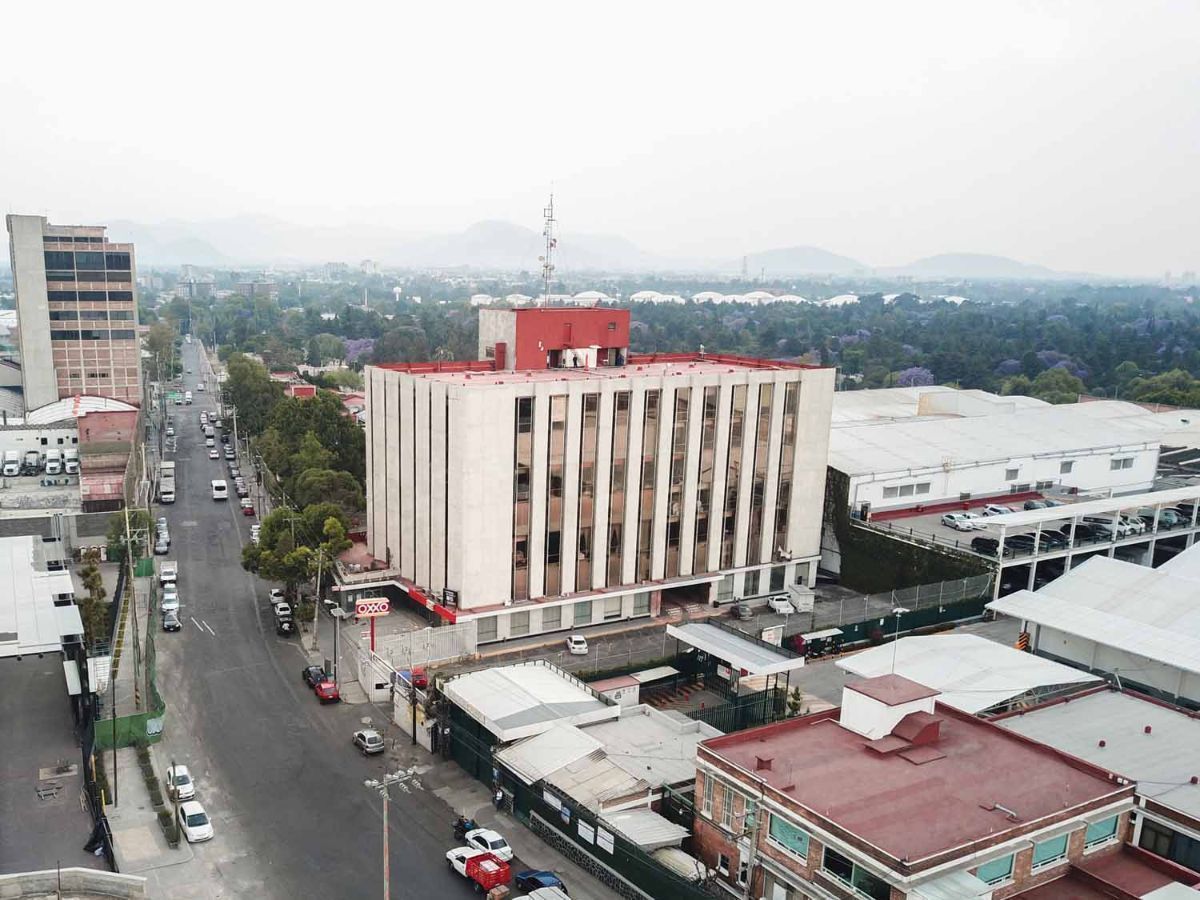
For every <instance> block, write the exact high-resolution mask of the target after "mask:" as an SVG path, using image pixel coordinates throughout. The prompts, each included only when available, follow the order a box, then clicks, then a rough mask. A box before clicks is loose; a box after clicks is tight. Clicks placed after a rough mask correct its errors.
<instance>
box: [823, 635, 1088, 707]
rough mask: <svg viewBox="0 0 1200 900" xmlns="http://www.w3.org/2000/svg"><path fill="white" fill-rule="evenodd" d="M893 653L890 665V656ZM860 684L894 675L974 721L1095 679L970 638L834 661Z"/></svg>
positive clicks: (933, 639) (908, 641)
mask: <svg viewBox="0 0 1200 900" xmlns="http://www.w3.org/2000/svg"><path fill="white" fill-rule="evenodd" d="M893 652H894V653H895V665H894V666H893V664H892V654H893ZM837 665H838V667H839V668H841V669H845V670H846V671H847V672H850V673H851V674H854V675H861V676H862V677H863V678H874V677H876V676H878V675H888V674H891V673H893V672H894V673H895V674H896V675H902V676H903V677H905V678H907V679H909V680H910V681H915V682H917V684H923V685H926V686H927V687H931V688H935V689H936V690H939V691H941V692H942V695H941V696H940V697H938V702H939V703H945V704H946V705H947V706H952V707H954V708H955V709H960V710H962V711H963V712H966V713H970V714H971V715H976V714H977V713H981V712H983V711H985V710H988V709H991V708H992V707H993V706H998V705H999V704H1001V703H1005V702H1007V701H1009V700H1015V699H1018V698H1020V697H1023V696H1025V695H1026V694H1029V693H1031V692H1033V691H1036V690H1038V689H1039V688H1052V687H1058V686H1061V685H1068V684H1086V683H1089V682H1099V681H1100V680H1101V679H1100V678H1099V677H1097V676H1095V675H1089V674H1088V673H1087V672H1082V671H1080V670H1079V669H1073V668H1071V667H1070V666H1064V665H1063V664H1062V663H1056V662H1054V661H1053V660H1049V659H1045V658H1044V657H1041V656H1034V655H1033V654H1031V653H1025V652H1022V651H1021V650H1017V649H1015V648H1013V647H1008V646H1005V645H1004V644H997V643H996V642H995V641H989V640H987V639H986V638H982V637H979V636H978V635H974V634H942V635H928V636H921V637H906V638H901V639H900V641H899V643H897V644H895V646H894V647H893V645H891V644H886V645H883V646H879V647H872V648H870V649H869V650H864V651H862V652H861V653H855V654H853V655H852V656H848V657H846V658H845V659H840V660H838V661H837Z"/></svg>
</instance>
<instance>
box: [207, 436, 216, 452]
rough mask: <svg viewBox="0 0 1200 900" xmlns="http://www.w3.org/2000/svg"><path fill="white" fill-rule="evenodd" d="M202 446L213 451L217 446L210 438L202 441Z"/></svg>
mask: <svg viewBox="0 0 1200 900" xmlns="http://www.w3.org/2000/svg"><path fill="white" fill-rule="evenodd" d="M204 446H205V447H210V448H212V449H214V450H215V449H216V446H217V442H216V441H215V440H213V439H212V438H210V437H206V438H205V439H204Z"/></svg>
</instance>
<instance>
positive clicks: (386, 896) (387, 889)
mask: <svg viewBox="0 0 1200 900" xmlns="http://www.w3.org/2000/svg"><path fill="white" fill-rule="evenodd" d="M416 775H417V767H416V766H413V767H412V768H409V769H401V770H400V771H399V772H394V773H392V774H391V775H384V776H383V780H382V781H380V780H378V779H375V778H368V779H367V780H366V781H364V782H363V785H364V786H365V787H366V788H367V789H368V790H372V791H376V792H378V794H379V796H380V797H382V798H383V900H390V898H391V896H392V879H391V857H390V856H389V854H388V800H389V799H391V798H390V796H389V789H390V788H391V786H392V785H397V786H398V787H399V788H400V790H402V791H404V792H405V793H408V791H409V785H412V786H413V787H418V788H419V787H420V786H421V785H420V782H418V781H417V779H416Z"/></svg>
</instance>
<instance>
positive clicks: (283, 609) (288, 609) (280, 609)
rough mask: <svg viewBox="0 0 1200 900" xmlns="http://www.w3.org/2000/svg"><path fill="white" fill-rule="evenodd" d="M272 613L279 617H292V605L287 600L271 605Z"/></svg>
mask: <svg viewBox="0 0 1200 900" xmlns="http://www.w3.org/2000/svg"><path fill="white" fill-rule="evenodd" d="M271 612H273V613H275V615H277V616H290V615H291V614H292V605H291V604H290V603H288V602H287V601H286V600H277V601H274V602H272V603H271Z"/></svg>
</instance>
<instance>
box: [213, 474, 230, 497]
mask: <svg viewBox="0 0 1200 900" xmlns="http://www.w3.org/2000/svg"><path fill="white" fill-rule="evenodd" d="M212 495H213V499H214V500H228V499H229V485H228V484H226V483H225V479H224V478H214V479H213V483H212Z"/></svg>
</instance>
